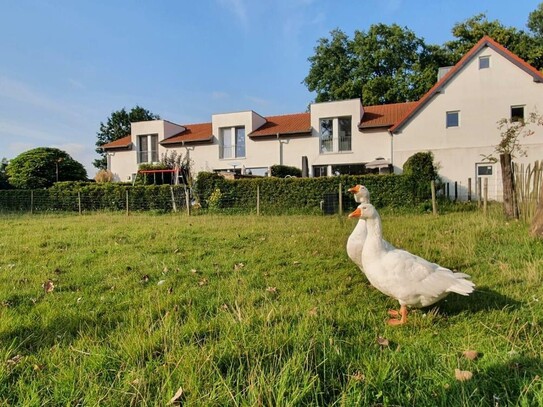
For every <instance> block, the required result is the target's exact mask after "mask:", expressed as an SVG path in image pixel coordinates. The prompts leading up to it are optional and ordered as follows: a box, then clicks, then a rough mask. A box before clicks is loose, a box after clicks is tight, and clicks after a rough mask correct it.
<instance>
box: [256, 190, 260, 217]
mask: <svg viewBox="0 0 543 407" xmlns="http://www.w3.org/2000/svg"><path fill="white" fill-rule="evenodd" d="M256 214H257V216H258V215H260V185H257V186H256Z"/></svg>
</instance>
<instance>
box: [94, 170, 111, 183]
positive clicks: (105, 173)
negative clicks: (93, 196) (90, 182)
mask: <svg viewBox="0 0 543 407" xmlns="http://www.w3.org/2000/svg"><path fill="white" fill-rule="evenodd" d="M94 180H95V181H96V182H98V183H102V182H112V181H113V173H112V172H111V171H110V170H100V171H98V172H97V173H96V175H95V176H94Z"/></svg>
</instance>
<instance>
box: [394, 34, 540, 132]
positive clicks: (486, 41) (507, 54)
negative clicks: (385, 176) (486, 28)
mask: <svg viewBox="0 0 543 407" xmlns="http://www.w3.org/2000/svg"><path fill="white" fill-rule="evenodd" d="M484 47H490V48H492V49H493V50H494V51H496V52H497V53H498V54H500V55H501V56H503V57H504V58H506V59H508V60H509V61H510V62H512V63H513V64H515V65H516V66H517V67H519V68H520V69H522V70H523V71H524V72H526V73H527V74H529V75H531V76H532V77H533V79H534V81H535V82H543V74H542V73H541V72H539V71H538V70H537V69H536V68H534V67H533V66H531V65H530V64H528V63H527V62H526V61H524V60H523V59H521V58H519V57H518V56H517V55H515V54H513V53H512V52H511V51H509V50H508V49H507V48H505V47H504V46H503V45H501V44H499V43H497V42H496V41H494V40H493V39H492V38H490V37H489V36H487V35H485V36H484V37H483V38H481V39H480V40H479V42H478V43H477V44H475V45H474V46H473V48H472V49H470V50H469V51H468V52H467V53H466V54H465V55H464V56H463V57H462V58H461V59H460V61H458V62H457V63H456V65H455V66H453V67H452V68H451V69H450V70H449V72H447V73H446V74H445V75H444V76H443V77H442V78H441V79H440V80H439V81H438V82H437V83H436V84H435V85H434V86H433V87H432V88H431V89H430V90H429V91H428V92H426V94H425V95H424V96H423V97H422V98H421V99H420V100H419V102H418V104H417V106H415V108H414V109H412V110H411V111H410V112H409V113H408V114H406V115H405V116H404V117H403V119H401V120H400V121H399V122H398V123H396V124H395V125H394V126H392V127H391V129H390V131H391V132H394V131H396V130H398V129H400V128H401V127H402V126H403V125H404V124H406V123H407V122H408V121H409V119H411V117H413V115H414V114H415V113H416V112H418V111H419V110H420V109H422V108H423V107H424V106H425V105H426V104H427V103H428V102H429V101H430V100H431V99H432V97H433V96H434V95H435V94H436V93H438V92H439V91H440V90H441V89H442V87H443V86H444V85H446V84H447V83H449V82H450V81H451V80H452V78H453V77H454V76H455V75H456V74H457V73H458V72H459V71H460V70H461V69H462V68H463V67H464V66H465V65H466V64H467V63H468V62H469V61H471V60H472V59H473V58H474V56H475V55H476V54H477V53H478V52H479V51H480V50H481V49H483V48H484Z"/></svg>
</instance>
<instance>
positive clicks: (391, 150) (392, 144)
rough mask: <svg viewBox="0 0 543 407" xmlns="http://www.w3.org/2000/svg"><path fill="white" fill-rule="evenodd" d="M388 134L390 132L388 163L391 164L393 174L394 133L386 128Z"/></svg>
mask: <svg viewBox="0 0 543 407" xmlns="http://www.w3.org/2000/svg"><path fill="white" fill-rule="evenodd" d="M388 134H390V165H392V173H393V174H394V172H395V171H394V135H393V133H392V132H391V131H390V129H389V130H388Z"/></svg>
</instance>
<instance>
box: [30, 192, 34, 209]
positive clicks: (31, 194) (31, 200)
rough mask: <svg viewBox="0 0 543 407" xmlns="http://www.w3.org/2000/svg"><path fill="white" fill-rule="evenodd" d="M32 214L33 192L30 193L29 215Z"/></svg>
mask: <svg viewBox="0 0 543 407" xmlns="http://www.w3.org/2000/svg"><path fill="white" fill-rule="evenodd" d="M33 213H34V190H31V191H30V214H31V215H32V214H33Z"/></svg>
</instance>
